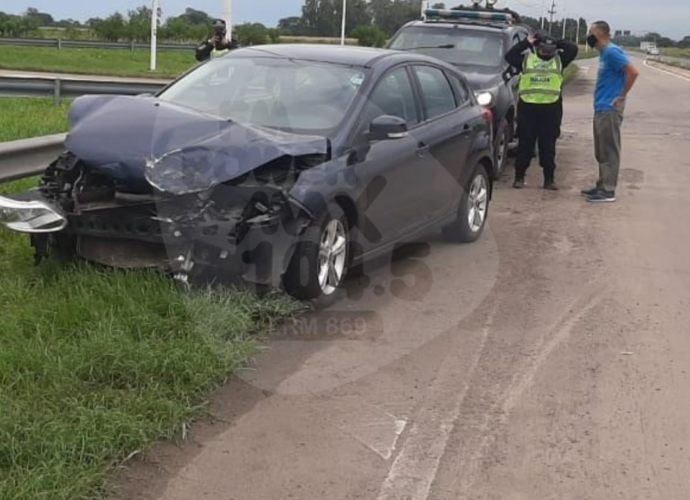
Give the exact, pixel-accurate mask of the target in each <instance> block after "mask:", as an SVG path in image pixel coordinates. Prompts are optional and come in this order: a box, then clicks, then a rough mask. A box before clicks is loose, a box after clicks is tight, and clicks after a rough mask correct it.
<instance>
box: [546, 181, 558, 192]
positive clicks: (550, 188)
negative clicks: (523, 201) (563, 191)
mask: <svg viewBox="0 0 690 500" xmlns="http://www.w3.org/2000/svg"><path fill="white" fill-rule="evenodd" d="M544 189H545V190H546V191H558V186H556V183H555V182H554V181H546V182H544Z"/></svg>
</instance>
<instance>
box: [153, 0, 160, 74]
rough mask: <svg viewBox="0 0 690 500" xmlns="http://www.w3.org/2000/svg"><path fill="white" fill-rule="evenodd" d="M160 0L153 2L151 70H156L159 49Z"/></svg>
mask: <svg viewBox="0 0 690 500" xmlns="http://www.w3.org/2000/svg"><path fill="white" fill-rule="evenodd" d="M159 10H160V0H152V2H151V71H156V63H157V61H156V56H157V51H158V11H159Z"/></svg>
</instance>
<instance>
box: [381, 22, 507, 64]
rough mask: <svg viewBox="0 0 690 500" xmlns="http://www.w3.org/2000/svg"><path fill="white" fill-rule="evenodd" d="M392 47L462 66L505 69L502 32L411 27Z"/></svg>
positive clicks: (405, 30)
mask: <svg viewBox="0 0 690 500" xmlns="http://www.w3.org/2000/svg"><path fill="white" fill-rule="evenodd" d="M450 46H452V47H450ZM390 48H391V49H394V50H405V51H412V52H418V53H420V54H426V55H430V56H433V57H437V58H438V59H441V60H442V61H445V62H448V63H450V64H455V65H458V66H483V67H488V68H500V67H502V66H503V56H504V42H503V34H502V33H500V32H495V33H493V32H489V31H475V30H464V29H459V28H453V27H447V28H446V27H438V26H435V27H426V26H411V27H409V28H405V29H403V30H402V31H401V32H400V33H399V34H398V35H397V36H396V37H395V39H394V40H393V42H392V43H391V46H390Z"/></svg>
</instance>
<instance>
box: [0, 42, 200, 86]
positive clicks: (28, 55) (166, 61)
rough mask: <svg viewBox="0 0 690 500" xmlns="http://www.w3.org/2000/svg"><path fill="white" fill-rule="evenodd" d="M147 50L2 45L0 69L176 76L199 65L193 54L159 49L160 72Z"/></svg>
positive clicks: (134, 75) (159, 76)
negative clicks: (160, 50) (151, 68)
mask: <svg viewBox="0 0 690 500" xmlns="http://www.w3.org/2000/svg"><path fill="white" fill-rule="evenodd" d="M149 58H150V55H149V52H148V51H146V50H135V51H129V50H109V49H65V50H57V49H53V48H46V47H9V46H8V47H3V50H2V51H0V69H12V70H22V71H46V72H55V73H76V74H89V75H109V76H130V77H148V78H154V77H155V78H174V77H177V76H178V75H180V74H181V73H183V72H184V71H186V70H187V69H189V68H190V67H192V66H193V65H194V64H196V60H195V59H194V53H193V52H192V51H190V52H189V53H186V52H160V53H159V54H158V71H156V72H155V73H152V72H151V71H150V70H149Z"/></svg>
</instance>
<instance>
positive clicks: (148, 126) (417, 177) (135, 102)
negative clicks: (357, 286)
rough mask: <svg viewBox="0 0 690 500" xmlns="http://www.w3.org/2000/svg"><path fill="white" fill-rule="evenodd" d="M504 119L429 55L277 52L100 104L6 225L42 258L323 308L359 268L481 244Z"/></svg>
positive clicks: (0, 201)
mask: <svg viewBox="0 0 690 500" xmlns="http://www.w3.org/2000/svg"><path fill="white" fill-rule="evenodd" d="M491 121H492V116H491V112H490V111H489V110H487V109H484V108H482V107H481V106H479V105H478V104H477V102H476V100H475V97H474V96H473V94H472V92H471V91H470V89H469V87H468V84H467V82H466V81H465V79H464V77H463V76H462V75H461V74H460V73H459V72H458V71H457V70H456V69H454V68H453V67H452V66H449V65H446V64H445V63H443V62H441V61H438V60H435V59H432V58H429V57H426V56H422V55H413V54H401V53H399V52H392V51H385V50H375V49H364V48H346V47H328V46H304V45H302V46H288V45H281V46H264V47H260V48H246V49H241V50H237V51H235V52H233V53H231V54H229V55H227V56H224V57H222V58H217V59H215V60H212V61H210V62H208V63H206V64H203V65H201V66H199V67H197V68H196V69H194V70H192V71H190V72H189V73H188V74H186V75H184V76H182V77H181V78H180V79H178V80H177V81H176V82H174V83H173V84H171V85H170V86H168V87H167V88H166V89H164V90H162V91H161V92H160V93H159V94H158V95H156V96H139V97H121V96H90V97H82V98H80V99H78V100H76V101H75V102H74V104H73V106H72V108H71V110H70V123H71V130H70V133H69V135H68V138H67V141H66V152H65V153H64V154H63V155H61V156H60V157H59V158H57V159H56V160H55V161H54V162H53V163H52V164H51V165H49V166H48V167H47V170H46V171H45V173H44V175H43V176H42V179H41V182H40V185H39V187H38V188H37V189H36V190H33V191H30V192H27V193H23V194H21V195H18V196H15V197H13V198H7V197H0V222H2V223H3V224H4V225H5V226H7V227H9V228H10V229H12V230H15V231H19V232H24V233H28V234H29V235H30V237H31V243H32V245H33V247H34V248H35V252H36V258H37V261H39V262H40V261H41V260H43V259H44V258H47V257H57V258H68V259H69V258H74V257H78V258H81V259H85V260H87V261H91V262H94V263H98V264H103V265H107V266H112V267H119V268H159V269H162V270H165V271H166V272H169V273H170V274H171V276H174V277H175V278H176V279H177V280H180V281H181V282H184V283H190V284H191V283H194V282H195V281H197V280H202V279H203V280H206V279H209V278H210V279H220V278H221V277H225V276H228V277H241V278H242V279H243V280H244V281H246V282H247V283H250V284H254V285H257V286H260V287H262V288H283V289H285V290H287V291H288V292H289V293H290V294H292V295H293V296H295V297H297V298H299V299H303V300H308V301H312V302H314V303H315V304H316V305H317V306H322V305H326V304H328V303H330V302H332V300H334V298H335V297H336V296H337V292H338V290H339V289H340V288H341V285H342V284H343V280H344V279H345V276H346V274H347V271H348V269H350V268H352V267H353V266H356V265H358V264H360V263H362V262H363V261H364V260H365V259H368V258H371V257H374V256H378V255H381V254H383V253H385V252H389V251H390V250H392V248H393V247H394V246H395V245H397V244H399V243H401V242H404V241H409V240H412V239H414V238H417V237H419V236H421V235H422V234H423V233H427V232H430V231H434V230H437V229H438V230H442V231H443V233H444V235H446V237H447V238H448V239H450V240H452V241H457V242H472V241H475V240H476V239H477V238H479V236H480V235H481V234H482V231H483V230H484V226H485V224H486V218H487V215H488V209H489V202H490V199H491V191H492V185H491V179H492V175H493V173H494V172H493V169H494V166H493V163H492V158H493V153H492V149H491V148H492V146H491V144H492V137H491Z"/></svg>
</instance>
